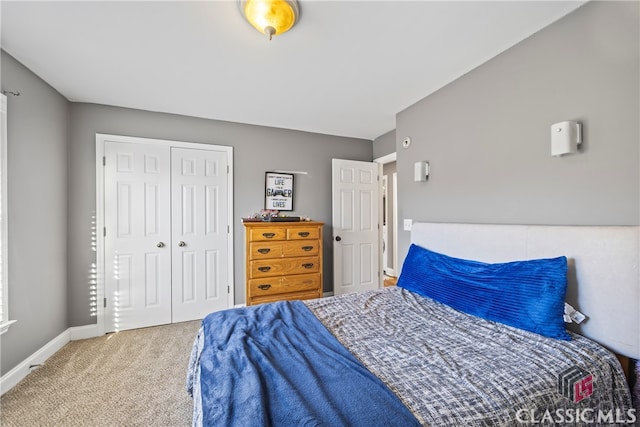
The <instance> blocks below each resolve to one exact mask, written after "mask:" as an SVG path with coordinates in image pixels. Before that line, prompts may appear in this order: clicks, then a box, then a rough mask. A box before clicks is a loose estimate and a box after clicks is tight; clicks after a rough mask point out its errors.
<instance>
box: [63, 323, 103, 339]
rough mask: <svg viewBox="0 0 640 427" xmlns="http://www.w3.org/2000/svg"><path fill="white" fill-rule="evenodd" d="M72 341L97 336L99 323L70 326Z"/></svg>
mask: <svg viewBox="0 0 640 427" xmlns="http://www.w3.org/2000/svg"><path fill="white" fill-rule="evenodd" d="M69 333H70V339H71V341H77V340H84V339H87V338H95V337H97V336H98V325H97V324H93V325H85V326H74V327H72V328H69Z"/></svg>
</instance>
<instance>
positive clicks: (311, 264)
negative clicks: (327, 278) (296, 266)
mask: <svg viewBox="0 0 640 427" xmlns="http://www.w3.org/2000/svg"><path fill="white" fill-rule="evenodd" d="M302 266H303V267H304V268H311V267H313V263H312V262H308V263H306V264H302Z"/></svg>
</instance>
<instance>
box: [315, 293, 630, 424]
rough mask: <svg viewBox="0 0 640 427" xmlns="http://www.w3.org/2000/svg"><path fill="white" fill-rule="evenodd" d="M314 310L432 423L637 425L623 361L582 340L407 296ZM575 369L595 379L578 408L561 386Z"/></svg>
mask: <svg viewBox="0 0 640 427" xmlns="http://www.w3.org/2000/svg"><path fill="white" fill-rule="evenodd" d="M305 303H306V305H307V306H308V307H309V308H310V309H311V310H312V311H313V313H314V314H315V315H316V317H318V319H320V321H321V322H322V323H323V324H324V325H325V326H326V327H327V328H328V329H329V330H330V331H331V332H332V333H333V334H334V335H335V336H336V337H337V338H338V340H339V341H340V342H341V343H342V344H343V345H345V346H346V347H347V348H348V349H349V350H350V351H351V352H352V353H353V354H354V355H355V356H356V357H357V358H358V359H359V360H360V361H361V362H362V363H363V364H364V365H365V366H366V367H367V368H368V369H369V370H370V371H371V372H373V373H374V374H375V375H377V376H378V377H379V378H380V379H381V380H382V381H384V382H385V383H386V384H387V386H388V387H389V388H390V389H391V390H392V391H393V392H395V393H396V395H397V396H399V398H400V399H401V400H402V402H403V403H404V404H405V405H406V406H407V407H408V408H409V409H410V410H411V412H412V413H413V414H414V416H415V417H416V418H417V419H418V420H419V421H420V422H421V423H422V424H423V425H426V426H513V425H527V424H536V425H557V424H562V423H564V422H569V424H570V425H605V424H606V425H612V424H615V423H619V422H620V421H622V422H626V421H632V417H629V416H628V415H629V412H628V411H629V409H630V408H631V407H632V406H631V398H630V393H629V389H628V387H627V385H626V382H625V379H624V375H623V373H622V370H621V368H620V364H619V363H618V361H617V359H616V358H615V356H614V355H613V354H611V353H610V352H608V351H607V350H605V349H604V348H603V347H601V346H600V345H598V344H596V343H594V342H592V341H590V340H588V339H586V338H584V337H581V336H579V335H575V334H574V335H573V340H572V341H558V340H553V339H549V338H545V337H542V336H540V335H537V334H534V333H530V332H527V331H522V330H519V329H516V328H512V327H509V326H506V325H501V324H498V323H495V322H490V321H485V320H483V319H480V318H477V317H474V316H470V315H467V314H464V313H461V312H458V311H456V310H454V309H451V308H450V307H447V306H445V305H443V304H440V303H437V302H434V301H432V300H430V299H427V298H423V297H421V296H418V295H416V294H413V293H411V292H409V291H406V290H404V289H401V288H385V289H380V290H376V291H371V292H364V293H357V294H349V295H344V296H339V297H333V298H324V299H317V300H309V301H305ZM572 368H580V369H582V371H581V372H582V373H581V374H579V375H578V377H585V378H586V376H587V375H591V376H592V382H591V387H592V389H591V388H589V384H588V383H589V381H586V382H584V384H586V386H587V387H586V388H582V389H581V393H582V394H580V396H581V397H584V398H583V399H582V400H580V401H579V402H577V403H574V400H579V398H580V397H574V398H573V400H571V399H570V397H565V396H563V393H565V394H567V393H568V391H567V387H570V386H571V385H572V384H571V383H568V384H565V386H560V385H559V383H558V380H559V377H560V376H562V373H563V372H565V371H567V370H570V369H572ZM578 379H581V378H578ZM589 392H591V394H589ZM567 396H569V395H567ZM576 396H577V395H576ZM575 419H577V420H578V421H579V422H578V423H574V422H573V420H575ZM598 421H600V422H598Z"/></svg>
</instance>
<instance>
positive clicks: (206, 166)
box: [171, 148, 229, 322]
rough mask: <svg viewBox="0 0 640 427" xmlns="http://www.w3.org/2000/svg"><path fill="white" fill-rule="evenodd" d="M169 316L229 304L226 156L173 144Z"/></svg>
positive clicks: (196, 315)
mask: <svg viewBox="0 0 640 427" xmlns="http://www.w3.org/2000/svg"><path fill="white" fill-rule="evenodd" d="M171 169H172V174H171V187H172V190H171V192H172V208H171V211H172V222H173V227H172V235H173V237H172V253H173V258H172V265H173V268H172V270H173V275H172V276H173V280H172V283H173V296H172V300H173V305H172V310H173V321H174V322H183V321H187V320H195V319H202V318H203V317H204V316H206V315H207V314H208V313H211V312H212V311H217V310H221V309H225V308H227V307H228V303H227V302H228V297H227V295H228V291H229V290H228V289H227V288H228V284H229V280H228V277H227V274H228V272H227V265H228V256H229V255H228V253H227V249H228V239H229V233H228V229H227V224H228V210H227V206H226V200H227V197H228V194H227V188H228V186H227V179H228V174H227V155H226V153H224V152H221V151H205V150H193V149H184V148H172V149H171Z"/></svg>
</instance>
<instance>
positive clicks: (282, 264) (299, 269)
mask: <svg viewBox="0 0 640 427" xmlns="http://www.w3.org/2000/svg"><path fill="white" fill-rule="evenodd" d="M249 264H250V265H249V278H250V279H255V278H257V277H270V276H280V275H286V274H304V273H317V272H318V271H319V270H320V258H319V257H317V256H315V257H297V258H279V259H264V260H254V261H250V262H249Z"/></svg>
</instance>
